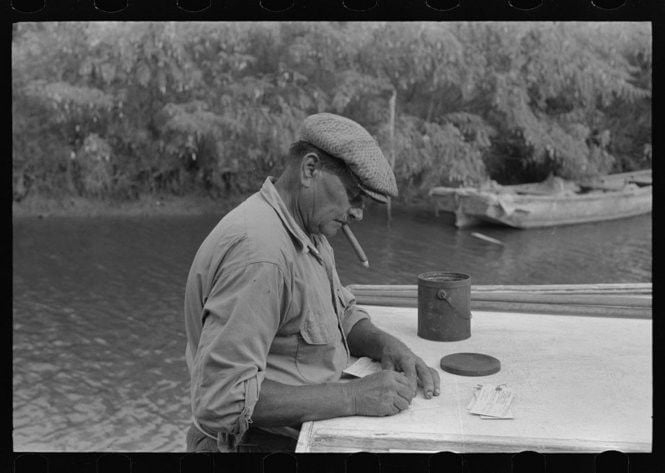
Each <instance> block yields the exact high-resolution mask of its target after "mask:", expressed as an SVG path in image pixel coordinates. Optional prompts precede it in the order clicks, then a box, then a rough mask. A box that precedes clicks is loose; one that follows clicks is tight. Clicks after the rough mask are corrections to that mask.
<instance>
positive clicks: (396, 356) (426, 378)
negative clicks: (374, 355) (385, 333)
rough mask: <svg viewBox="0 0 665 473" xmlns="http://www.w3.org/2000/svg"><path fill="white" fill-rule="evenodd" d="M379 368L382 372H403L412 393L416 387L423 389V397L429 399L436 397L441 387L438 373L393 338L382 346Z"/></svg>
mask: <svg viewBox="0 0 665 473" xmlns="http://www.w3.org/2000/svg"><path fill="white" fill-rule="evenodd" d="M381 367H382V368H383V369H384V370H394V371H401V372H403V373H404V374H405V375H406V377H407V378H408V380H409V383H411V386H412V387H413V389H414V391H415V389H416V386H421V387H422V388H423V395H424V396H425V398H426V399H431V398H432V395H434V396H438V395H439V393H440V392H441V391H440V389H441V388H440V386H441V381H440V379H439V373H437V371H436V370H435V369H433V368H430V367H429V366H427V365H426V364H425V362H424V361H423V360H422V358H420V357H419V356H416V355H415V354H414V353H413V352H412V351H411V350H410V349H409V347H407V346H406V345H404V343H402V342H400V341H399V340H397V339H395V338H393V339H391V340H388V341H387V342H386V343H384V345H383V352H382V353H381Z"/></svg>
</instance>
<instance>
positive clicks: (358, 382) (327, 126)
mask: <svg viewBox="0 0 665 473" xmlns="http://www.w3.org/2000/svg"><path fill="white" fill-rule="evenodd" d="M388 195H391V196H396V195H397V186H396V185H395V177H394V175H393V173H392V170H391V169H390V166H389V165H388V163H387V161H386V159H385V158H384V157H383V155H382V153H381V150H380V149H379V147H378V146H377V144H376V142H375V140H374V139H373V138H372V137H371V135H370V134H369V133H368V132H367V131H366V130H365V129H364V128H363V127H362V126H360V125H359V124H358V123H356V122H354V121H352V120H349V119H347V118H344V117H340V116H338V115H333V114H328V113H319V114H316V115H312V116H310V117H308V118H307V119H306V120H305V122H304V124H303V127H302V131H301V135H300V140H299V141H297V142H296V143H294V144H293V145H292V147H291V150H290V156H289V159H288V162H287V164H286V168H285V170H284V172H283V173H282V174H281V176H280V177H279V179H277V180H276V181H275V180H274V179H273V178H270V177H269V178H268V179H267V180H266V181H265V183H264V184H263V187H262V188H261V190H260V191H259V192H257V193H256V194H254V195H252V196H251V197H249V198H248V199H247V200H246V201H245V202H243V203H242V204H240V205H239V206H238V207H236V208H235V209H234V210H232V211H231V212H230V213H229V214H227V215H226V216H225V217H224V218H222V220H221V221H220V222H219V223H218V224H217V226H216V227H215V228H214V229H213V230H212V232H211V233H210V234H209V235H208V237H207V238H206V239H205V241H204V242H203V244H202V245H201V247H200V249H199V251H198V252H197V254H196V256H195V258H194V262H193V264H192V267H191V270H190V272H189V277H188V279H187V287H186V293H185V325H186V330H187V352H186V356H187V365H188V367H189V371H190V375H191V403H192V413H193V424H192V426H191V427H190V429H189V431H188V433H187V449H188V450H189V451H226V452H229V451H231V452H234V451H235V452H252V451H278V450H286V451H289V450H290V451H293V450H294V448H295V445H296V440H297V437H298V433H299V429H300V425H301V424H302V423H303V422H306V421H311V420H320V419H329V418H332V417H341V416H352V415H363V416H387V415H393V414H396V413H398V412H400V411H402V410H404V409H406V408H407V407H408V406H409V404H410V402H411V400H412V399H413V397H414V396H415V395H416V392H417V387H418V386H421V387H422V392H423V395H424V397H425V398H431V396H432V395H434V396H437V395H439V376H438V374H437V372H436V371H435V370H433V369H432V368H429V367H428V366H426V364H425V363H424V362H423V360H422V359H420V358H419V357H417V356H416V355H414V354H413V352H411V350H409V348H407V347H406V345H404V344H403V343H402V342H400V341H399V340H397V339H396V338H394V337H392V336H391V335H388V334H387V333H385V332H383V331H381V330H379V329H378V328H376V327H375V326H374V325H372V322H371V321H370V318H369V315H368V314H367V312H366V311H365V310H364V309H362V308H360V307H358V306H356V305H355V301H354V298H353V295H352V294H351V293H350V292H349V291H348V290H347V289H346V288H344V287H343V286H342V284H341V282H340V280H339V277H338V276H337V270H336V268H335V260H334V256H333V249H332V247H331V246H330V243H328V240H327V238H329V237H331V236H333V235H335V234H336V233H337V231H338V230H339V229H340V228H341V226H342V224H345V223H348V222H349V221H356V220H360V219H362V214H363V199H364V198H365V197H370V198H372V199H375V200H377V201H379V202H386V200H387V197H386V196H388ZM351 355H353V356H368V357H371V358H373V359H375V360H378V361H380V362H381V365H382V368H383V371H380V372H378V373H375V374H372V375H370V376H367V377H364V378H361V379H355V380H351V381H347V380H341V379H340V378H341V375H342V370H343V369H344V368H346V366H347V365H348V364H349V360H350V356H351Z"/></svg>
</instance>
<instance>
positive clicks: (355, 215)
mask: <svg viewBox="0 0 665 473" xmlns="http://www.w3.org/2000/svg"><path fill="white" fill-rule="evenodd" d="M349 219H351V220H356V221H358V222H359V221H360V220H362V219H363V209H362V208H360V207H351V208H350V209H349Z"/></svg>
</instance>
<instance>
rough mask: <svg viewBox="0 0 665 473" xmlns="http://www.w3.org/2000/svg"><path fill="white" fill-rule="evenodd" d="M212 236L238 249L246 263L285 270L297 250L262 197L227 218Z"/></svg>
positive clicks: (247, 200)
mask: <svg viewBox="0 0 665 473" xmlns="http://www.w3.org/2000/svg"><path fill="white" fill-rule="evenodd" d="M213 235H214V236H213ZM211 236H212V237H213V239H214V240H216V242H217V243H218V244H221V245H222V246H229V245H230V244H232V245H233V246H235V247H237V253H238V256H239V257H241V258H242V259H243V260H244V261H245V262H246V263H253V262H267V263H275V264H278V265H279V266H280V267H283V266H284V265H285V264H286V260H287V259H288V258H289V257H290V254H291V253H292V252H293V251H294V245H293V241H292V239H291V237H290V236H289V233H288V232H287V230H286V228H284V225H283V224H282V221H281V219H280V218H279V216H278V215H277V213H276V212H275V210H274V209H273V208H272V207H271V206H270V205H269V204H268V203H267V202H266V201H265V200H264V199H263V198H261V196H260V195H259V194H253V195H252V196H250V197H249V198H247V199H246V200H245V201H244V202H242V203H241V204H240V205H238V206H237V207H236V208H235V209H233V210H232V211H231V212H229V213H228V214H227V215H225V216H224V218H222V219H221V220H220V222H219V224H218V225H217V227H215V229H214V230H213V232H212V233H211ZM282 269H283V268H282Z"/></svg>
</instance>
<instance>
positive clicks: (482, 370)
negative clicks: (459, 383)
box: [441, 353, 501, 376]
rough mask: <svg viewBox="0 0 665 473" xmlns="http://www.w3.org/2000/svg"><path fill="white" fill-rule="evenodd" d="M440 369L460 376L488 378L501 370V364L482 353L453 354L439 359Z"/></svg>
mask: <svg viewBox="0 0 665 473" xmlns="http://www.w3.org/2000/svg"><path fill="white" fill-rule="evenodd" d="M441 369H442V370H443V371H447V372H448V373H452V374H458V375H460V376H488V375H490V374H494V373H496V372H498V371H499V370H500V369H501V362H500V361H499V360H497V359H496V358H494V357H493V356H489V355H485V354H483V353H453V354H452V355H446V356H444V357H443V358H441Z"/></svg>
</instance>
